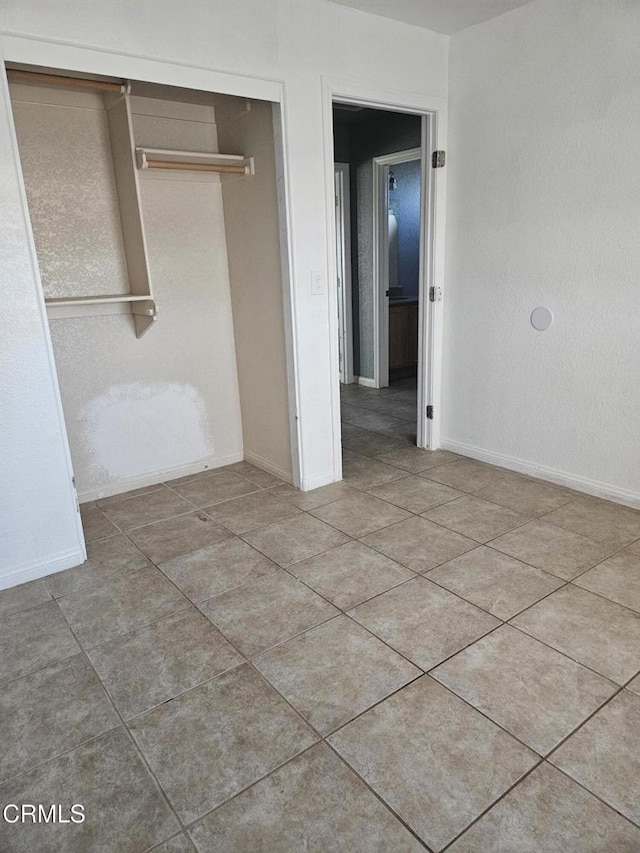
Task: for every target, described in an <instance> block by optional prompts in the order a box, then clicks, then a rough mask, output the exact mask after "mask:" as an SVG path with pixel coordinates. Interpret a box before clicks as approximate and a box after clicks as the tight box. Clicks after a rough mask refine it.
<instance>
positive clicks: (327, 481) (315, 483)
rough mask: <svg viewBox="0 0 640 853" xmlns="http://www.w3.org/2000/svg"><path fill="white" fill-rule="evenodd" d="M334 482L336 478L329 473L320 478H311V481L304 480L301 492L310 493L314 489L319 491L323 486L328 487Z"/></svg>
mask: <svg viewBox="0 0 640 853" xmlns="http://www.w3.org/2000/svg"><path fill="white" fill-rule="evenodd" d="M335 482H336V476H335V474H334V473H333V471H331V473H329V474H324V475H323V476H322V477H313V478H312V479H306V480H304V479H303V481H302V483H301V491H303V492H312V491H313V490H314V489H321V488H322V487H323V486H330V485H331V484H332V483H335Z"/></svg>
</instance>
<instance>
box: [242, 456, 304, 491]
mask: <svg viewBox="0 0 640 853" xmlns="http://www.w3.org/2000/svg"><path fill="white" fill-rule="evenodd" d="M243 461H244V462H249V463H250V464H251V465H255V466H256V468H261V469H262V470H263V471H266V472H267V473H268V474H273V476H274V477H279V478H280V479H281V480H284V481H285V483H291V482H292V481H293V476H292V474H291V471H285V469H284V468H280V466H279V465H274V464H273V463H272V462H268V461H267V460H266V459H263V458H262V456H258V454H257V453H249V452H248V451H245V453H244V460H243Z"/></svg>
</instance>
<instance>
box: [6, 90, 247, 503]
mask: <svg viewBox="0 0 640 853" xmlns="http://www.w3.org/2000/svg"><path fill="white" fill-rule="evenodd" d="M20 88H21V91H20V96H21V97H23V96H24V90H27V89H29V90H31V91H33V92H35V93H38V92H39V93H41V96H42V98H44V97H47V98H49V99H56V98H59V94H60V93H59V92H56V91H55V90H42V89H40V88H39V87H31V86H29V87H27V86H23V87H20ZM101 100H102V99H101V98H98V99H96V98H94V97H93V96H89V99H86V96H83V98H81V99H80V101H77V102H76V103H75V104H74V106H73V107H70V108H66V107H60V106H53V107H52V106H50V105H47V104H27V106H28V109H26V110H25V109H24V107H25V104H24V103H22V102H21V103H18V104H17V109H16V129H17V133H18V139H19V142H20V144H21V148H24V149H26V151H27V152H28V158H25V181H26V184H27V189H28V194H29V199H30V202H31V200H32V199H33V198H34V197H35V198H36V200H37V214H38V215H36V216H35V217H34V221H33V226H34V231H35V234H36V247H37V250H38V257H39V259H40V263H41V265H42V267H43V269H44V271H45V272H47V273H49V270H50V269H51V268H53V271H54V273H55V274H56V276H57V275H58V273H59V272H60V270H61V269H63V270H64V282H62V284H61V285H60V286H61V287H63V288H64V293H65V295H74V292H75V287H76V282H78V283H79V285H80V286H81V288H82V289H81V291H80V292H83V291H86V290H87V289H89V290H90V292H92V293H113V292H118V291H123V290H125V289H128V283H127V282H126V281H125V282H122V274H121V272H120V270H119V269H118V268H115V269H114V264H113V258H112V252H111V251H110V250H113V246H112V245H111V242H113V241H112V240H111V237H110V235H111V234H112V232H114V231H115V230H116V228H117V229H119V228H120V224H119V217H118V213H117V210H115V211H114V210H113V206H114V203H115V202H114V199H113V187H112V184H110V183H109V180H108V177H109V170H108V168H106V166H108V164H109V163H110V152H109V148H108V139H106V140H105V138H104V134H105V132H106V129H105V128H104V125H103V121H102V119H103V118H104V113H103V110H102V108H101ZM80 102H82V103H80ZM132 112H133V114H134V133H135V135H136V139H137V141H138V142H140V143H144V144H147V145H149V144H151V143H153V144H154V145H155V146H156V147H173V146H175V147H179V148H187V149H189V148H194V149H196V150H197V149H203V148H204V149H206V148H209V149H210V150H211V149H213V150H216V144H217V143H216V130H215V124H214V122H213V118H214V113H213V108H212V107H200V106H196V105H187V104H176V103H174V104H171V103H168V102H165V101H162V100H155V99H147V98H136V97H134V98H132ZM52 113H53V117H54V121H53V122H52V124H51V126H50V124H49V122H50V121H51V118H52ZM63 113H67V114H68V117H67V118H66V121H63V120H62V114H63ZM175 116H182V118H176V117H175ZM78 128H80V129H81V130H82V133H81V134H80V135H77V134H76V130H77V129H78ZM105 146H106V147H105ZM89 154H92V155H94V156H95V160H96V161H98V157H101V158H102V161H103V162H97V165H96V173H97V176H98V177H97V178H96V179H95V180H93V181H92V182H89V177H90V175H91V158H90V157H89ZM38 155H39V156H38ZM41 160H42V161H45V162H50V163H52V164H55V163H59V164H60V168H58V169H52V170H51V171H50V173H49V174H48V175H47V179H46V181H45V182H44V183H43V184H41V183H38V178H39V175H40V172H39V170H38V169H37V168H36V167H35V164H36V163H38V162H39V161H41ZM85 161H86V162H85ZM32 163H33V164H34V166H33V168H31V165H32ZM105 164H106V166H105ZM70 171H72V172H73V174H71V175H70V174H69V172H70ZM76 173H77V174H78V175H79V176H80V179H79V180H78V182H77V183H76V182H75V181H74V175H75V174H76ZM83 176H86V179H83ZM98 178H99V179H98ZM89 188H90V192H89ZM141 194H142V209H143V215H144V217H145V230H146V235H147V241H148V249H149V265H150V270H151V278H152V282H153V286H154V295H155V298H156V302H157V305H158V320H157V321H156V323H155V324H154V326H153V328H152V329H150V330H149V331H148V332H147V334H146V335H145V336H144V337H143V338H140V339H138V338H136V336H135V333H134V330H133V322H132V318H131V317H130V316H129V315H116V316H101V317H80V318H76V319H57V320H52V321H51V324H50V325H51V335H52V340H53V347H54V353H55V358H56V365H57V369H58V376H59V381H60V387H61V393H62V402H63V407H64V412H65V419H66V423H67V430H68V434H69V442H70V446H71V455H72V459H73V465H74V472H75V476H76V485H77V488H78V493H79V495H80V499H81V500H82V499H83V498H93V497H95V496H96V495H98V494H113V493H116V492H119V491H124V490H126V489H127V488H134V487H136V485H140V484H141V483H143V482H145V481H149V480H152V481H153V480H157V479H159V478H160V477H161V476H167V477H170V476H171V475H172V474H173V475H174V476H178V475H179V474H180V473H183V469H184V468H185V467H189V466H197V465H198V464H199V463H200V462H202V464H204V463H205V462H206V464H210V465H212V464H216V462H217V461H219V460H220V461H222V462H224V461H225V460H226V459H227V458H228V457H232V456H234V455H235V456H236V457H237V456H239V455H240V454H241V453H242V431H241V424H240V410H239V401H238V387H237V374H236V362H235V350H234V337H233V325H232V319H231V302H230V294H229V278H228V271H227V255H226V243H225V228H224V214H223V207H222V189H221V185H220V183H219V181H218V180H217V179H215V178H212V176H210V175H205V176H194V175H193V174H188V175H185V176H182V175H176V174H165V173H157V172H156V173H151V172H145V173H142V174H141ZM88 196H89V197H90V199H91V204H90V206H89V215H84V206H83V205H84V203H85V200H86V198H87V197H88ZM99 210H103V211H104V212H105V216H104V217H103V218H98V213H97V211H99ZM41 212H42V215H40V213H41ZM106 214H109V216H107V215H106ZM68 218H71V219H72V220H73V225H74V228H73V233H68V234H66V233H65V227H66V226H65V223H66V221H67V219H68ZM114 219H115V226H116V228H114ZM103 220H104V223H103ZM102 224H104V226H105V227H104V234H106V235H107V236H104V234H101V233H99V232H100V230H101V226H102ZM61 234H62V238H61V237H60V235H61ZM115 247H116V248H117V243H116V246H115ZM118 257H119V256H118V255H117V254H116V259H117V258H118ZM60 259H62V260H60ZM62 261H63V262H64V265H63V264H62ZM94 271H97V275H96V276H95V278H94ZM49 277H50V278H51V274H50V273H49ZM56 280H57V279H56Z"/></svg>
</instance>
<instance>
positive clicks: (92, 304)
mask: <svg viewBox="0 0 640 853" xmlns="http://www.w3.org/2000/svg"><path fill="white" fill-rule="evenodd" d="M44 302H45V305H46V307H47V313H48V314H49V317H50V318H52V319H63V318H68V317H93V316H99V315H101V314H128V313H131V314H133V315H134V318H139V319H136V334H137V336H138V337H141V336H142V335H143V334H144V332H146V331H147V329H148V328H149V327H150V326H151V324H152V323H153V322H154V321H155V319H156V316H157V313H158V308H157V306H156V303H155V300H154V299H153V298H152V297H151V296H150V295H144V294H140V295H139V294H134V293H114V294H105V295H99V296H62V297H53V298H50V299H45V300H44Z"/></svg>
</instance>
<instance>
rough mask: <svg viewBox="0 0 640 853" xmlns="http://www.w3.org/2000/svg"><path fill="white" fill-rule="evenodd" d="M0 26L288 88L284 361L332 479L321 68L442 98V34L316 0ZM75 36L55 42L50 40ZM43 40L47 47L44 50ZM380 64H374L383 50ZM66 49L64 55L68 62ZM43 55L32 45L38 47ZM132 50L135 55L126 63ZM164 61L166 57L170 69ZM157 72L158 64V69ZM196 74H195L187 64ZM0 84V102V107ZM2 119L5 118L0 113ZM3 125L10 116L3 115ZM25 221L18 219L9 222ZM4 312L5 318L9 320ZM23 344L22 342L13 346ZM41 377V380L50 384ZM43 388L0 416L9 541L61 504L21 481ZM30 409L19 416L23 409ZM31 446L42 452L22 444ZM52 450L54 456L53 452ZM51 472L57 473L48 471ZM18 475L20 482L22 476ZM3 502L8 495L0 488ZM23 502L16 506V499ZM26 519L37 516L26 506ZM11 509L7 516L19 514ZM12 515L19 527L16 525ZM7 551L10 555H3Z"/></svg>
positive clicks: (108, 60)
mask: <svg viewBox="0 0 640 853" xmlns="http://www.w3.org/2000/svg"><path fill="white" fill-rule="evenodd" d="M0 26H1V27H2V29H3V31H5V32H12V33H21V34H22V35H23V36H25V37H27V38H29V39H37V40H41V41H42V43H43V44H44V45H49V46H52V47H51V50H54V49H55V50H58V49H60V50H61V51H63V52H64V54H65V57H68V61H66V60H65V61H61V62H60V63H59V64H60V65H61V66H62V67H64V66H65V65H66V66H67V67H69V66H71V65H73V64H74V61H76V62H77V63H78V65H77V67H79V68H82V69H83V70H85V71H91V70H93V71H96V68H95V66H93V67H92V63H93V62H94V60H95V54H93V53H89V54H86V55H85V54H83V53H82V52H81V51H78V52H76V49H77V48H82V47H83V46H84V47H87V48H89V49H90V50H99V51H103V53H102V54H101V62H103V63H104V65H103V67H102V70H103V73H106V74H114V75H120V74H123V73H125V75H126V74H130V76H136V75H135V74H133V75H131V73H130V71H129V70H128V69H129V68H131V65H132V64H135V57H151V58H153V59H154V60H156V61H157V62H158V63H159V64H158V68H159V69H160V71H161V72H162V74H163V75H165V76H166V78H167V79H170V80H174V81H175V79H176V76H175V75H176V73H177V72H176V67H179V68H180V69H182V70H181V72H180V73H181V74H183V75H184V77H183V78H182V79H186V78H187V77H188V74H189V73H190V69H192V68H194V67H196V68H197V67H200V68H205V69H206V68H212V67H214V68H215V69H217V70H219V71H222V72H228V73H231V74H234V73H235V74H243V75H249V76H251V77H258V78H267V79H269V80H281V81H283V82H284V84H285V88H286V131H285V132H286V138H285V142H286V147H287V158H288V159H287V171H286V179H287V192H288V196H289V199H290V203H291V208H290V212H291V218H292V230H291V241H292V243H291V248H292V253H291V257H292V282H293V290H294V294H295V299H294V302H293V305H292V311H293V313H294V317H295V324H296V328H297V330H298V333H297V335H296V338H295V341H294V347H295V353H294V355H295V362H296V366H297V370H298V373H299V383H298V389H297V405H298V411H297V413H296V414H297V416H298V417H299V429H300V433H301V441H300V449H301V451H300V452H301V465H302V474H303V482H304V485H305V487H306V488H310V487H312V486H317V485H323V484H325V483H328V482H330V481H331V480H332V479H333V478H334V477H335V473H336V469H335V458H336V454H335V447H334V441H333V410H332V393H333V391H332V389H334V388H335V384H336V376H335V371H334V369H333V368H334V365H333V363H332V360H331V357H330V349H329V346H328V341H329V317H330V314H329V307H328V299H327V298H321V297H318V296H312V295H311V288H310V286H309V281H310V270H312V269H326V264H327V258H328V250H327V243H328V241H327V233H326V232H327V220H326V205H325V195H324V194H325V173H324V159H323V158H324V139H323V105H322V98H321V78H322V76H323V75H324V76H328V77H332V78H336V77H341V78H347V79H349V80H358V81H359V82H360V84H361V85H362V86H363V87H364V89H365V90H367V89H371V92H372V96H373V92H374V91H375V90H377V89H379V87H384V88H385V89H391V90H396V91H406V92H419V93H422V94H425V95H429V96H433V97H437V98H444V97H446V92H447V56H448V39H447V38H446V37H445V36H441V35H438V34H436V33H431V32H428V31H426V30H423V29H419V28H417V27H410V26H407V25H405V24H400V23H397V22H395V21H389V20H386V19H384V18H380V17H378V16H376V15H368V14H365V13H363V12H356V11H354V10H351V9H346V8H343V7H340V6H338V5H336V4H334V3H327V2H325V0H243V2H242V3H229V2H228V0H186V2H184V3H180V4H175V3H174V4H169V3H164V4H158V3H157V2H151V0H139V2H136V3H131V2H130V0H112V2H110V3H108V4H107V3H104V2H103V0H3V3H2V21H1V22H0ZM61 44H62V45H73V46H74V47H73V48H68V49H66V48H61V47H60V45H61ZM46 49H47V50H48V49H49V48H46ZM383 55H384V56H385V57H386V61H381V56H383ZM72 56H73V57H75V60H74V59H72ZM39 58H40V60H41V61H42V54H40V56H39ZM132 58H133V59H132ZM164 63H172V66H171V67H168V66H165V65H164ZM159 73H160V72H159ZM194 73H195V72H194ZM5 98H6V96H5V94H4V92H2V91H1V90H0V101H1V102H2V108H3V109H5V103H4V102H5ZM3 121H4V120H3ZM3 127H4V132H5V133H9V128H10V121H8V122H7V123H6V124H4V125H3ZM0 158H1V162H0V176H2V180H3V181H5V180H6V181H8V180H9V177H8V176H11V180H14V181H15V180H16V178H15V175H16V157H15V154H14V152H13V151H12V150H11V147H10V145H8V144H6V143H5V144H3V145H2V147H1V148H0ZM15 187H16V185H15V184H14V185H13V191H10V190H9V189H7V188H6V187H5V185H4V184H2V189H3V191H4V190H5V189H6V192H5V193H4V195H3V198H2V202H3V214H4V215H5V216H6V217H7V219H9V220H11V221H13V222H16V221H20V222H22V223H23V221H24V220H23V218H22V217H23V205H22V200H21V198H20V196H19V195H18V194H17V191H16V189H15ZM21 227H22V228H23V229H24V225H21ZM13 252H14V256H15V258H16V263H17V262H18V261H19V263H21V264H22V265H24V264H28V263H29V253H28V243H27V241H26V238H25V237H24V234H23V238H22V242H21V243H20V246H19V247H17V246H14V249H13ZM5 271H6V273H7V276H8V281H9V284H8V285H7V286H5V282H4V278H3V281H2V287H3V294H5V295H7V294H9V296H8V298H7V299H5V306H4V312H3V317H2V320H1V321H0V322H3V328H2V340H3V344H4V346H5V347H11V348H15V349H18V350H20V351H21V352H22V353H23V355H24V364H23V365H22V373H21V372H20V371H18V373H17V374H16V375H22V376H25V377H31V379H33V377H35V376H42V375H44V373H46V371H48V370H49V366H50V365H49V360H48V352H47V342H46V341H47V338H46V327H45V325H43V323H42V319H41V318H39V317H37V316H35V317H31V318H30V319H29V322H30V323H32V324H33V325H32V326H31V328H30V333H31V335H32V337H31V339H30V338H29V337H28V336H25V335H24V334H23V327H22V325H21V324H20V323H17V322H15V315H16V314H22V313H23V312H24V310H25V309H24V305H25V302H24V298H25V297H24V293H26V292H27V291H28V289H29V288H31V290H32V293H31V298H32V300H33V301H31V302H30V303H29V310H31V311H32V312H35V311H37V302H38V294H37V290H33V288H34V287H35V279H34V278H33V272H32V271H30V272H29V275H30V276H31V278H30V279H28V281H29V282H30V284H29V285H27V284H25V281H26V280H27V279H25V278H22V279H19V278H18V277H17V276H15V275H14V273H13V269H12V268H11V266H10V265H6V266H5V269H3V270H2V274H3V276H4V273H5ZM6 318H9V319H8V320H7V319H6ZM25 341H27V342H28V346H27V347H26V349H25V350H22V346H23V342H25ZM48 381H49V383H51V379H49V380H48ZM48 388H49V392H50V393H49V394H48V396H47V395H46V394H43V393H42V390H41V386H40V384H39V382H38V381H32V382H26V383H25V385H24V393H25V400H24V407H23V408H20V407H16V408H15V409H14V410H11V411H10V415H9V417H8V419H7V420H5V419H4V416H3V419H2V426H1V428H2V430H3V433H2V434H3V439H4V440H3V443H2V454H3V457H10V458H11V459H12V460H13V459H19V460H20V464H19V465H16V466H15V467H12V469H11V471H10V476H9V477H8V478H7V479H6V480H5V482H4V483H3V486H4V487H5V488H6V490H7V493H9V494H11V495H12V496H13V495H16V494H17V493H18V492H19V491H20V490H22V489H24V491H23V492H21V494H28V493H29V491H30V489H31V488H35V484H36V482H37V483H38V496H39V501H38V502H37V503H36V504H33V505H32V506H29V507H27V506H26V505H25V503H24V502H23V503H22V504H21V506H20V508H19V509H18V507H17V506H16V509H15V512H16V514H17V515H16V518H13V517H12V519H11V527H10V529H11V530H12V533H13V536H14V538H15V539H16V542H15V543H13V542H12V548H13V547H14V546H15V548H19V547H20V543H19V539H20V537H21V536H22V534H23V530H24V528H25V527H27V528H28V529H30V530H32V531H33V518H34V514H32V512H31V511H32V510H33V509H34V507H35V510H36V511H37V510H42V508H43V507H44V506H52V505H55V506H56V507H61V506H62V505H63V504H64V503H65V501H68V500H69V499H70V498H71V496H72V491H71V487H70V486H69V484H68V482H65V483H63V482H62V481H61V480H60V478H59V477H58V475H57V474H56V473H55V472H54V471H49V470H44V469H43V468H42V467H40V469H39V470H38V473H37V475H36V474H35V473H34V475H33V477H32V478H31V479H30V480H29V481H28V482H27V480H24V482H22V481H21V476H22V475H23V473H24V466H25V465H26V464H28V460H34V465H35V464H37V461H38V459H40V465H42V458H44V457H45V455H46V457H47V458H48V459H51V460H52V461H51V465H52V466H53V465H56V466H59V465H60V464H62V463H61V462H60V458H59V457H60V454H61V453H62V451H61V449H60V447H61V445H59V444H56V441H62V439H61V438H60V437H59V436H58V438H56V439H55V440H51V439H50V436H47V433H46V429H47V428H46V425H47V424H48V423H50V422H51V421H52V418H55V412H56V409H55V406H56V397H55V392H54V391H53V390H52V388H53V386H52V385H51V384H49V386H48ZM27 412H30V413H33V412H38V418H37V419H32V420H31V421H30V423H29V424H28V426H29V428H28V429H27V428H25V427H26V426H27V415H26V413H27ZM36 447H37V448H38V450H39V451H40V453H36V452H34V448H36ZM53 457H55V459H53ZM57 470H59V469H57ZM29 483H30V485H29ZM12 500H13V498H12ZM27 503H28V502H27ZM35 515H37V512H36V513H35ZM18 516H19V517H18ZM57 520H58V522H59V523H58V527H57V530H58V535H59V536H61V537H63V538H65V541H67V542H69V541H71V540H74V541H75V540H76V538H77V534H76V532H75V528H74V526H73V524H70V522H69V519H68V517H66V516H65V517H60V516H58V517H57ZM18 522H20V523H18ZM38 523H39V530H38V532H37V534H36V535H34V536H33V537H32V541H31V543H30V548H31V553H32V554H34V555H36V554H38V555H39V558H40V560H41V562H44V561H45V560H46V559H47V557H48V555H50V554H51V553H52V551H53V550H54V549H55V542H56V541H58V540H57V539H54V540H50V539H49V538H48V530H49V528H48V527H47V528H45V526H44V525H42V523H41V518H39V519H38ZM14 553H17V552H13V551H12V552H11V555H10V558H9V559H11V557H12V556H13V554H14Z"/></svg>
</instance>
